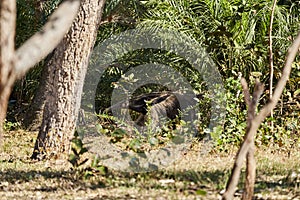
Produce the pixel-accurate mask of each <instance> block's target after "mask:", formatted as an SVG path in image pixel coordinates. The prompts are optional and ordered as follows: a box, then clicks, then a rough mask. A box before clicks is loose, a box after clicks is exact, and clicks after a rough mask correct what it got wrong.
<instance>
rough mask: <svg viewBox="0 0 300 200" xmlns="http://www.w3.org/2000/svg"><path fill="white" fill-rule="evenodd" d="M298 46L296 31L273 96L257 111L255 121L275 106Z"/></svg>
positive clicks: (299, 36) (299, 43) (265, 115)
mask: <svg viewBox="0 0 300 200" xmlns="http://www.w3.org/2000/svg"><path fill="white" fill-rule="evenodd" d="M299 47H300V32H299V33H298V36H297V37H296V39H295V40H294V42H293V44H292V46H291V47H290V48H289V50H288V53H287V57H286V61H285V65H284V68H283V72H282V76H281V78H280V79H279V81H278V83H277V85H276V88H275V90H274V93H273V97H272V98H271V99H270V101H269V102H268V103H267V105H265V106H264V107H263V108H262V110H261V111H260V112H259V114H258V116H257V117H256V118H255V122H256V123H259V124H260V123H261V122H262V121H263V120H264V119H265V118H266V117H267V116H268V115H269V114H270V112H271V110H273V109H274V108H275V106H276V104H277V102H278V101H279V98H280V96H281V94H282V91H283V89H284V87H285V85H286V82H287V80H288V79H289V76H290V73H291V69H292V64H293V62H294V60H295V57H296V55H297V52H298V50H299Z"/></svg>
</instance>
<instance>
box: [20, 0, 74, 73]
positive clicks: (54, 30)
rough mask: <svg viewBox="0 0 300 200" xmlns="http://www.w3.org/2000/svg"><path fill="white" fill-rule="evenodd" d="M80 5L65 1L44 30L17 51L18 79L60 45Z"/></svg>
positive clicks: (71, 0)
mask: <svg viewBox="0 0 300 200" xmlns="http://www.w3.org/2000/svg"><path fill="white" fill-rule="evenodd" d="M79 5H80V0H65V1H63V2H62V3H61V4H60V6H59V7H58V8H57V10H56V11H55V12H54V13H53V14H52V15H51V17H50V18H49V20H48V22H47V23H46V24H45V26H44V27H43V28H42V30H41V31H39V32H38V33H36V34H35V35H33V36H32V37H31V38H30V39H29V40H27V41H26V42H25V43H24V44H23V45H22V46H21V47H20V48H19V49H18V50H17V51H16V63H15V71H16V73H17V77H18V78H19V77H21V76H23V75H24V74H25V73H26V71H28V70H29V69H30V68H31V67H33V66H34V64H36V63H37V62H39V61H40V60H41V59H43V58H44V57H45V56H47V54H48V53H50V52H51V51H52V50H53V49H54V48H55V47H56V46H57V45H58V43H59V42H60V41H61V39H62V38H63V36H64V35H65V34H66V32H67V31H68V30H69V28H70V26H71V23H72V21H73V20H74V18H75V16H76V14H77V11H78V8H79Z"/></svg>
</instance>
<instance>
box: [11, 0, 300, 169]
mask: <svg viewBox="0 0 300 200" xmlns="http://www.w3.org/2000/svg"><path fill="white" fill-rule="evenodd" d="M59 2H60V0H48V1H43V8H42V9H41V10H38V7H37V2H36V1H33V0H29V1H27V0H26V1H25V0H18V1H17V6H18V15H17V37H16V43H17V46H20V45H21V44H22V43H23V42H24V41H25V40H26V39H28V38H29V37H30V36H31V35H33V34H34V33H35V32H36V31H37V30H39V28H40V27H41V26H42V25H43V24H44V23H45V21H46V19H47V17H48V16H49V15H50V13H51V12H52V11H53V9H54V8H55V7H56V6H57V4H58V3H59ZM299 3H300V2H299V0H296V1H291V0H280V1H278V3H277V6H276V8H275V16H274V23H273V32H272V35H273V53H274V83H276V82H277V81H278V79H279V78H280V76H281V70H282V66H283V63H284V60H285V55H286V52H287V49H288V46H289V45H290V43H291V42H292V41H293V38H294V37H295V35H296V34H297V32H298V30H299V29H300V25H299V24H300V20H299V19H300V18H299V15H300V4H299ZM271 6H272V1H266V0H249V1H245V0H197V1H189V0H180V1H177V0H163V1H161V0H145V1H137V0H122V1H121V0H108V1H107V2H106V6H105V9H104V15H103V22H102V24H101V27H100V28H99V32H98V37H97V42H96V43H97V44H99V43H101V42H102V41H104V40H105V39H106V38H108V37H110V36H111V35H113V34H117V33H120V32H122V31H125V30H128V29H131V28H135V27H140V26H147V27H153V28H160V27H165V28H169V29H172V30H175V31H180V32H183V33H185V34H186V35H188V36H189V37H191V38H193V39H195V40H196V41H197V42H199V43H200V44H201V45H203V47H205V48H206V50H207V52H208V53H209V55H210V56H211V58H212V59H213V60H214V62H215V63H216V64H217V66H218V69H219V71H220V72H221V74H222V76H223V81H224V86H225V88H226V99H227V106H226V111H227V114H226V121H225V124H224V127H223V130H221V129H220V128H218V130H216V131H217V132H218V134H216V135H218V136H219V137H218V138H217V145H219V146H222V145H223V144H228V143H234V144H239V143H240V141H241V139H242V138H243V135H244V133H245V127H246V106H245V103H244V100H243V95H242V91H241V86H240V84H239V76H240V75H242V76H243V77H245V78H246V79H247V80H248V81H250V87H251V86H252V85H251V83H253V81H254V80H255V78H260V80H261V81H262V82H264V83H265V88H267V89H266V92H265V94H264V95H263V96H262V99H261V101H260V105H259V109H260V108H261V106H262V105H263V104H265V103H266V102H267V101H268V98H269V97H268V94H269V91H268V90H269V52H268V45H269V44H268V40H269V39H268V34H269V33H268V32H269V26H270V15H271ZM92 62H93V61H92ZM145 63H160V64H164V65H167V66H170V67H171V68H173V69H175V70H176V71H177V72H180V73H181V74H182V75H183V77H184V78H186V79H187V80H188V81H189V82H190V84H191V86H192V87H193V89H194V91H195V93H197V94H199V93H201V94H203V95H204V99H202V100H201V101H200V102H199V107H200V113H198V116H199V118H200V119H201V121H200V122H198V127H199V132H200V133H199V135H203V133H204V132H205V130H206V128H207V125H208V123H209V120H210V119H209V118H210V113H209V110H210V106H208V105H210V98H209V91H207V88H206V83H205V82H204V81H203V78H202V75H201V74H199V73H197V71H196V70H194V69H193V68H192V67H191V65H190V63H188V62H187V61H186V60H185V59H184V58H181V57H179V56H178V55H174V54H172V53H170V52H166V51H162V50H157V49H142V50H139V51H133V52H130V53H128V54H126V55H124V56H123V57H122V58H120V59H118V60H116V61H115V62H114V63H113V64H112V65H111V66H108V68H107V70H106V71H105V73H104V74H103V76H102V77H100V81H99V83H98V88H97V91H96V94H97V97H96V100H95V101H96V103H95V104H96V109H97V111H99V112H100V113H101V111H103V110H105V108H107V107H109V106H110V102H111V94H112V91H113V90H114V89H115V87H116V86H117V85H116V83H117V82H118V80H120V78H124V74H126V72H128V71H129V70H130V69H133V68H135V67H136V66H138V65H142V64H145ZM42 66H43V63H40V64H39V65H38V66H37V67H36V68H34V69H33V70H31V71H30V72H29V73H28V74H27V75H26V77H24V78H23V79H22V80H20V81H19V82H18V83H17V84H16V86H15V88H14V92H13V95H12V98H13V99H17V100H18V104H20V103H21V102H30V100H31V99H32V97H33V94H34V92H35V91H36V88H37V86H38V84H39V76H40V73H41V69H42ZM299 66H300V64H299V58H297V61H296V62H295V64H294V66H293V70H292V74H291V77H290V79H289V82H288V84H287V86H286V89H285V91H284V93H283V96H282V99H281V102H280V104H279V105H278V106H277V108H276V109H275V110H274V118H273V119H271V118H269V119H267V120H266V121H265V122H264V123H263V124H262V126H261V129H260V130H259V134H258V136H257V144H259V145H261V144H266V145H268V144H270V143H273V142H275V143H278V144H283V143H284V141H283V140H285V138H293V137H294V138H297V137H299V131H298V129H299V128H298V127H299V124H300V122H299V119H298V118H299V112H300V111H299V110H300V109H299V102H300V97H299V96H300V86H299V85H300V84H299V82H300V74H299V70H300V68H299ZM88 73H93V72H91V71H89V72H88ZM140 73H143V72H140ZM174 82H175V81H174V80H170V84H172V83H174ZM167 87H168V86H167V85H165V86H160V85H155V84H152V85H146V86H142V87H140V88H139V89H137V90H136V91H135V92H134V95H138V94H141V93H147V92H154V91H163V90H167ZM93 92H94V91H93ZM124 92H125V91H124ZM85 95H90V94H85ZM93 95H94V94H93ZM135 114H136V113H132V115H133V116H134V115H135ZM106 119H108V118H106ZM110 120H111V121H114V120H116V119H110ZM271 121H272V122H273V123H274V124H275V126H274V129H270V124H271ZM182 123H184V122H182ZM8 127H10V125H8ZM11 127H13V126H11ZM101 130H102V131H104V132H105V134H110V136H111V137H112V138H113V140H112V141H114V142H120V141H122V140H124V139H125V138H127V134H126V131H125V132H123V131H122V130H121V129H119V130H118V129H115V127H114V128H107V127H104V126H103V127H102V129H101ZM168 131H169V130H168V129H167V128H166V129H165V132H168ZM164 134H165V133H164ZM170 135H172V133H170ZM296 136H297V137H296ZM154 138H155V137H154ZM156 139H157V138H156ZM156 139H153V138H152V139H150V141H151V142H150V143H151V144H157V143H158V144H159V143H160V141H159V140H158V139H157V140H156ZM296 140H297V139H294V140H293V139H292V141H290V140H286V142H287V143H289V144H292V143H294V141H296ZM142 143H143V141H142ZM125 146H127V147H128V148H131V149H134V148H133V147H134V145H129V144H126V145H125ZM129 146H132V147H129ZM75 157H76V156H75ZM75 163H76V162H75Z"/></svg>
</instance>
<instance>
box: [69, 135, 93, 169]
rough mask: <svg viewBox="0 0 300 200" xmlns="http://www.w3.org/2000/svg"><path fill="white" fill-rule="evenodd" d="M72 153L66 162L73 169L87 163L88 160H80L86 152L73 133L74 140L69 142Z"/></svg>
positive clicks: (78, 138) (79, 139)
mask: <svg viewBox="0 0 300 200" xmlns="http://www.w3.org/2000/svg"><path fill="white" fill-rule="evenodd" d="M71 143H72V146H71V150H72V153H71V154H70V155H69V159H68V161H69V162H70V163H71V164H72V166H73V167H74V168H78V167H79V166H81V165H83V164H84V163H86V162H87V161H88V159H87V158H86V159H84V160H82V155H83V154H84V153H86V152H87V151H88V150H87V148H85V147H84V145H83V143H82V140H81V138H80V137H79V135H78V132H77V131H75V134H74V138H73V139H72V140H71Z"/></svg>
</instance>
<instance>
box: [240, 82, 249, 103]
mask: <svg viewBox="0 0 300 200" xmlns="http://www.w3.org/2000/svg"><path fill="white" fill-rule="evenodd" d="M241 84H242V88H243V94H244V99H245V102H246V105H247V106H250V103H251V98H250V92H249V88H248V84H247V81H246V79H245V78H244V77H242V78H241Z"/></svg>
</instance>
